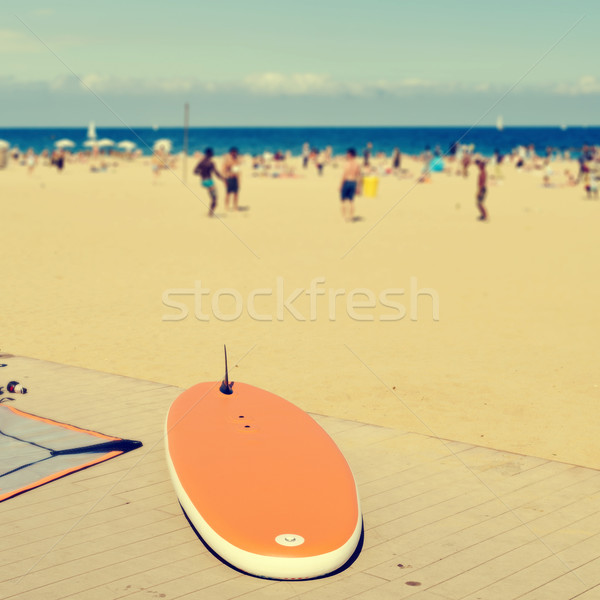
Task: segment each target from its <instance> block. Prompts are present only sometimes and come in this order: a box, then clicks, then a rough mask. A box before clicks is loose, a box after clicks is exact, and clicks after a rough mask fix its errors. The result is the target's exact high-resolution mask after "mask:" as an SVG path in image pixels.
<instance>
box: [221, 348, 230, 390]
mask: <svg viewBox="0 0 600 600" xmlns="http://www.w3.org/2000/svg"><path fill="white" fill-rule="evenodd" d="M223 350H225V379H223V381H222V382H221V387H220V388H219V391H220V392H221V393H222V394H233V390H232V389H231V388H232V387H233V381H232V382H231V383H229V372H228V370H227V346H225V344H223Z"/></svg>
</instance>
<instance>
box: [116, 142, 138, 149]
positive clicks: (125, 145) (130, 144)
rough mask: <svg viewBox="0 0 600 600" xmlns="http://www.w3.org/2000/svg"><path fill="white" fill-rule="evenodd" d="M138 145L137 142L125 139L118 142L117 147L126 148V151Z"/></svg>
mask: <svg viewBox="0 0 600 600" xmlns="http://www.w3.org/2000/svg"><path fill="white" fill-rule="evenodd" d="M135 147H136V143H135V142H130V141H129V140H123V141H122V142H119V143H118V144H117V148H120V149H121V150H125V152H131V151H132V150H133V149H134V148H135Z"/></svg>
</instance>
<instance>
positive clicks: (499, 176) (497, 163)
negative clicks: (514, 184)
mask: <svg viewBox="0 0 600 600" xmlns="http://www.w3.org/2000/svg"><path fill="white" fill-rule="evenodd" d="M503 160H504V156H502V154H500V150H498V148H496V149H495V150H494V157H493V161H494V177H495V178H496V181H502V180H503V179H504V173H503V172H502V161H503Z"/></svg>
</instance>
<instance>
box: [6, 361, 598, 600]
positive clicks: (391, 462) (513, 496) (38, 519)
mask: <svg viewBox="0 0 600 600" xmlns="http://www.w3.org/2000/svg"><path fill="white" fill-rule="evenodd" d="M0 362H4V363H8V366H7V367H4V368H2V369H0V383H1V384H3V385H5V384H6V382H8V381H9V380H10V379H16V380H18V381H21V382H23V383H24V384H25V385H26V387H28V388H29V393H28V394H27V395H24V396H14V397H15V398H16V399H17V400H16V402H14V403H11V404H12V405H14V406H17V407H18V408H20V409H22V410H24V411H27V412H32V413H35V414H39V415H42V416H46V417H49V418H52V419H56V420H59V421H65V422H67V423H72V424H74V425H77V426H79V427H84V428H90V429H94V430H97V431H101V432H103V433H106V434H109V435H119V436H123V437H127V438H132V439H139V440H141V441H143V443H144V446H143V447H142V448H140V449H138V450H135V451H133V452H130V453H129V454H126V455H124V456H121V457H118V458H116V459H114V460H111V461H108V462H106V463H103V464H100V465H97V466H95V467H92V468H90V469H87V470H85V471H81V472H79V473H76V474H74V475H71V476H69V477H66V478H64V479H61V480H58V481H55V482H53V483H50V484H48V485H46V486H43V487H40V488H38V489H36V490H33V491H30V492H27V493H25V494H22V495H21V496H18V497H16V498H12V499H10V500H7V501H6V502H4V503H1V504H0V542H1V543H0V564H1V565H2V569H1V572H0V598H5V599H7V598H19V599H21V598H31V599H40V600H41V599H43V600H58V599H59V598H70V599H75V598H77V599H79V598H83V599H85V600H107V599H113V598H127V599H128V600H141V599H146V600H152V599H160V598H165V599H174V598H189V599H190V600H191V599H192V598H202V599H207V600H211V599H215V600H221V599H228V598H240V599H243V600H254V599H256V600H259V599H260V600H263V599H265V600H271V599H272V600H284V599H292V598H307V599H309V598H327V599H328V600H335V599H338V598H339V599H342V598H344V599H345V598H353V599H356V600H367V599H373V600H386V599H388V598H389V599H392V598H393V599H398V598H415V599H418V600H440V599H444V598H446V599H451V600H476V599H481V600H496V599H498V600H513V599H514V600H516V599H517V598H518V599H522V600H555V599H556V600H567V599H575V598H577V599H581V600H598V599H600V472H598V471H595V470H593V469H588V468H582V467H578V466H574V465H568V464H562V463H557V462H550V461H548V460H544V459H540V458H534V457H530V456H520V455H515V454H510V453H506V452H498V451H494V450H488V449H484V448H479V447H475V446H471V445H468V444H462V443H459V442H452V441H444V440H440V439H435V438H432V437H427V436H423V435H416V434H413V433H408V432H402V431H396V430H392V429H386V428H382V427H376V426H373V425H366V424H363V423H357V422H352V421H344V420H340V419H334V418H330V417H326V416H320V415H313V416H314V417H315V419H316V420H317V421H318V422H319V423H320V424H321V425H322V426H323V427H324V428H325V429H326V430H327V431H328V432H329V433H330V435H331V436H332V437H333V439H334V440H335V441H336V442H337V444H338V445H339V447H340V448H341V449H342V451H343V452H344V454H345V455H346V458H347V459H348V462H349V463H350V466H351V467H352V469H353V471H354V474H355V476H356V479H357V482H358V485H359V492H360V496H361V500H362V508H363V513H364V519H365V543H364V547H363V550H362V552H361V554H360V556H359V557H358V559H357V560H356V562H355V563H354V564H353V565H352V566H351V567H349V568H348V569H347V570H346V571H344V572H343V573H341V574H339V575H336V576H333V577H330V578H325V579H319V580H315V581H306V582H274V581H268V580H261V579H257V578H253V577H249V576H245V575H242V574H240V573H238V572H236V571H234V570H232V569H230V568H229V567H227V566H225V565H224V564H222V563H221V562H219V560H218V559H216V558H215V557H213V556H212V555H211V554H210V553H209V552H208V551H207V550H206V549H205V548H204V546H203V545H202V543H201V542H200V541H199V540H198V538H197V537H196V536H195V534H194V532H193V531H192V529H191V528H190V526H189V525H188V524H187V521H186V520H185V518H184V516H183V514H182V512H181V510H180V508H179V505H178V502H177V499H176V497H175V493H174V491H173V488H172V486H171V482H170V480H169V476H168V473H167V468H166V464H165V459H164V448H163V437H162V436H163V425H164V419H165V416H166V412H167V409H168V407H169V404H170V402H171V401H172V400H173V399H174V398H175V397H176V396H177V395H178V394H179V393H180V392H181V390H180V389H178V388H175V387H172V386H166V385H163V384H159V383H152V382H149V381H139V380H135V379H130V378H126V377H120V376H115V375H109V374H105V373H99V372H96V371H89V370H85V369H79V368H75V367H69V366H64V365H59V364H54V363H48V362H43V361H38V360H33V359H29V358H23V357H8V358H2V359H0ZM1 460H2V459H1V457H0V461H1Z"/></svg>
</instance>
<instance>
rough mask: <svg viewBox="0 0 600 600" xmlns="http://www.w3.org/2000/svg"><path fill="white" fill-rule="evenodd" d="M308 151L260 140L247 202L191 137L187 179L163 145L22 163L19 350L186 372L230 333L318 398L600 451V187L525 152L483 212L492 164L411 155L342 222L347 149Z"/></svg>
mask: <svg viewBox="0 0 600 600" xmlns="http://www.w3.org/2000/svg"><path fill="white" fill-rule="evenodd" d="M295 161H296V163H297V165H296V167H297V169H296V171H297V173H298V174H299V175H300V177H297V178H293V179H292V178H290V179H284V178H277V179H275V178H271V177H254V176H253V175H252V169H251V163H250V161H248V160H246V162H245V163H244V166H243V173H242V188H241V195H240V204H241V206H242V207H243V208H244V209H245V210H242V211H240V212H238V213H232V212H227V213H226V212H225V210H224V207H223V195H224V194H223V186H222V184H221V183H220V182H219V183H218V190H219V204H218V207H217V217H218V218H213V219H209V218H207V217H206V212H207V205H208V198H207V196H206V192H205V191H204V190H203V189H202V188H201V187H200V185H199V182H198V178H197V177H194V176H193V175H192V170H193V168H194V165H195V162H194V160H193V159H191V158H190V159H189V160H188V161H187V168H188V173H187V177H186V178H185V179H186V181H187V183H184V182H183V179H184V177H183V172H182V169H181V164H180V163H179V164H178V165H177V166H176V167H175V168H174V170H173V171H172V172H170V171H165V172H163V173H161V175H160V177H159V178H158V179H157V180H156V181H155V180H154V179H153V175H152V173H151V169H150V163H149V159H148V158H147V157H146V158H142V159H139V160H137V161H136V162H125V161H121V162H120V163H119V166H118V167H110V168H109V169H108V171H107V172H103V173H91V172H90V170H89V165H82V164H70V163H69V164H67V166H66V168H65V170H64V172H63V173H60V174H59V173H57V172H56V171H55V170H54V169H51V168H49V167H44V166H38V167H37V168H36V169H35V171H34V173H33V174H32V175H28V174H27V172H26V169H25V168H24V167H22V166H19V165H17V164H15V163H13V162H11V164H10V165H9V166H8V167H7V169H5V170H3V171H2V172H0V197H1V198H2V207H3V225H4V226H3V231H2V252H1V253H0V257H1V258H0V261H1V266H2V270H1V273H2V290H3V293H2V295H1V297H0V314H1V317H0V331H1V332H2V336H1V342H0V344H1V345H0V351H1V352H7V353H13V354H17V355H23V356H29V357H35V358H41V359H45V360H50V361H56V362H60V363H66V364H69V365H75V366H81V367H87V368H91V369H97V370H100V371H105V372H109V373H116V374H121V375H127V376H132V377H138V378H141V379H148V380H152V381H156V382H164V383H168V384H173V385H177V386H184V387H186V386H190V385H192V384H194V383H196V382H199V381H205V380H216V379H219V378H220V377H221V376H222V374H223V344H224V343H226V344H227V348H228V353H229V356H230V362H231V365H232V366H231V376H232V379H234V380H239V381H244V382H247V383H251V384H253V385H256V386H259V387H263V388H266V389H268V390H270V391H272V392H274V393H276V394H279V395H281V396H283V397H285V398H287V399H288V400H290V401H292V402H294V403H295V404H297V405H298V406H300V407H302V408H304V409H305V410H308V411H311V412H314V413H318V414H323V415H330V416H334V417H338V418H346V419H352V420H357V421H362V422H366V423H370V424H376V425H382V426H386V427H392V428H396V429H398V430H402V431H411V432H418V433H424V434H428V435H433V436H437V437H441V438H445V439H450V440H457V441H462V442H466V443H470V444H476V445H481V446H485V447H489V448H493V449H501V450H506V451H512V452H517V453H522V454H527V455H532V456H538V457H544V458H548V459H552V460H557V461H563V462H567V463H573V464H577V465H581V466H587V467H592V468H596V469H598V468H600V450H599V449H598V445H597V443H596V437H597V431H596V430H597V427H596V421H597V419H596V411H597V403H598V401H599V400H600V376H599V375H598V367H597V359H598V356H599V355H600V353H599V350H600V348H599V346H600V343H599V339H598V331H600V328H599V326H600V317H599V316H598V310H597V304H598V298H599V294H600V281H599V278H598V264H599V262H600V246H599V245H598V243H597V236H598V234H597V231H598V218H599V212H598V211H599V210H600V205H599V204H598V202H597V201H594V200H587V199H586V198H585V193H584V191H583V189H582V186H578V187H563V186H557V187H556V188H551V189H546V188H544V187H543V186H542V176H541V172H539V171H531V172H524V173H520V172H518V171H517V170H515V169H514V167H513V166H512V165H510V164H508V165H506V166H505V168H504V175H505V180H504V182H503V183H502V184H501V185H490V186H489V191H488V197H487V200H486V204H487V207H488V209H489V213H490V221H489V222H487V223H480V222H478V221H477V220H476V216H477V211H476V207H475V187H476V172H475V171H476V170H475V169H474V168H473V169H472V171H471V173H470V175H469V177H468V178H462V177H458V176H455V175H447V174H445V173H439V174H434V176H433V182H432V183H430V184H419V183H417V182H416V175H417V174H418V172H419V171H420V168H421V166H420V164H419V163H417V162H416V161H413V160H410V159H408V158H407V159H406V160H405V166H406V168H407V169H409V171H411V172H412V174H413V176H412V177H407V178H403V179H399V178H397V177H395V176H393V175H390V176H387V177H382V178H381V179H380V181H379V190H378V194H377V197H376V198H363V197H360V198H358V199H357V200H356V214H357V215H358V216H359V217H360V218H359V220H357V221H355V222H353V223H345V222H344V221H343V220H342V217H341V214H340V206H339V205H340V202H339V199H338V188H339V180H340V176H341V168H340V167H338V168H334V167H326V168H325V172H324V175H323V176H322V177H319V176H318V175H317V173H316V170H315V169H314V168H310V169H309V170H307V171H303V170H302V169H301V168H300V164H299V159H295ZM573 165H574V163H573V162H571V163H570V165H569V168H571V169H573V168H574V167H573ZM566 167H567V165H566V164H557V165H555V166H554V167H553V168H554V170H555V172H556V173H559V174H561V173H562V172H563V171H564V168H566ZM556 182H557V183H562V176H561V175H557V177H556ZM311 286H312V288H311ZM311 289H312V290H313V293H312V295H311V294H310V293H307V292H310V290H311ZM199 290H200V291H202V293H203V295H200V294H199ZM297 290H300V292H297ZM353 290H359V292H354V293H352V291H353ZM400 290H402V291H403V292H402V293H400ZM294 294H296V295H297V298H296V299H293V298H294ZM382 298H383V301H382ZM286 300H287V301H288V303H287V307H286V305H285V301H286ZM165 301H166V303H165ZM348 302H350V304H351V306H350V310H349V309H348ZM393 302H394V303H396V304H392V303H393ZM176 303H179V304H176ZM361 303H362V306H360V304H361ZM290 307H291V308H290ZM438 308H439V315H438V314H436V309H438ZM404 311H405V312H406V314H405V315H404V316H403V317H402V314H403V312H404ZM185 312H187V313H188V314H187V317H186V318H181V317H182V316H183V315H184V313H185ZM238 313H241V314H239V316H238ZM294 313H297V314H294ZM400 317H402V318H400ZM301 318H302V319H304V320H301ZM233 365H234V366H233ZM60 392H61V390H60V389H57V390H56V393H57V394H60ZM106 402H107V403H118V402H119V397H118V396H115V397H108V398H106Z"/></svg>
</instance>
